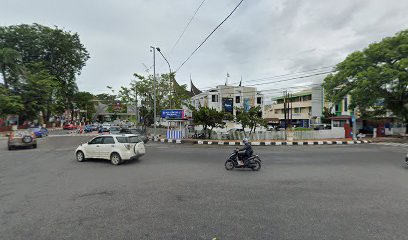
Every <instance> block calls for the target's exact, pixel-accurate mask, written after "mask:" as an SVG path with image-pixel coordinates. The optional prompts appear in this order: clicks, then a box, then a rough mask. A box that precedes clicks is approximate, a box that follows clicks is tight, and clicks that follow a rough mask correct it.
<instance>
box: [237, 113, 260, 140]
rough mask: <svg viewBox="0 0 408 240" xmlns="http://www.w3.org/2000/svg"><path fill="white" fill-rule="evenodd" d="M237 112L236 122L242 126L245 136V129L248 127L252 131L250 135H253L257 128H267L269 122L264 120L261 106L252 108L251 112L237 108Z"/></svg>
mask: <svg viewBox="0 0 408 240" xmlns="http://www.w3.org/2000/svg"><path fill="white" fill-rule="evenodd" d="M236 111H237V114H236V121H237V122H238V123H240V124H241V125H242V130H243V131H244V134H245V136H246V133H245V128H247V127H248V128H249V129H250V132H249V134H252V132H255V130H256V128H257V127H260V126H264V127H266V126H267V122H266V121H265V120H264V119H263V118H262V111H261V107H260V106H257V107H251V108H250V109H249V111H245V110H244V109H243V108H237V109H236Z"/></svg>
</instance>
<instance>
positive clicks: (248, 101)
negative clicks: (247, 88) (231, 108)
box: [244, 98, 251, 112]
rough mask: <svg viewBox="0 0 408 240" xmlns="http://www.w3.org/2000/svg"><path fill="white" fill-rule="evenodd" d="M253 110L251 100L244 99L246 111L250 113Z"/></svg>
mask: <svg viewBox="0 0 408 240" xmlns="http://www.w3.org/2000/svg"><path fill="white" fill-rule="evenodd" d="M249 109H251V103H250V100H249V98H244V111H245V112H248V111H249Z"/></svg>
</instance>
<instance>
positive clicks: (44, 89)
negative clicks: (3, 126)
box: [0, 24, 89, 121]
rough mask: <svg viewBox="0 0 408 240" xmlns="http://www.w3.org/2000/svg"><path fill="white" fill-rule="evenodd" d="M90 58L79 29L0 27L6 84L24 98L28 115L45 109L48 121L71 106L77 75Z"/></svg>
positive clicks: (1, 64)
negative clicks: (75, 30)
mask: <svg viewBox="0 0 408 240" xmlns="http://www.w3.org/2000/svg"><path fill="white" fill-rule="evenodd" d="M88 59H89V54H88V52H87V50H86V49H85V47H84V46H83V45H82V43H81V42H80V39H79V35H78V34H77V33H71V32H69V31H65V30H63V29H60V28H58V27H54V28H50V27H46V26H42V25H39V24H32V25H27V24H22V25H15V26H6V27H0V69H1V72H2V74H1V76H2V78H3V82H4V87H5V88H6V89H9V90H12V91H13V92H15V93H16V94H18V95H19V96H21V98H24V101H23V102H24V105H25V111H24V114H23V116H24V117H25V118H27V119H33V118H36V116H37V115H38V113H39V112H38V111H42V112H43V115H44V120H46V121H47V120H48V118H49V117H50V116H51V115H52V114H55V113H62V112H63V111H64V110H66V109H71V110H72V109H73V108H74V98H75V94H76V93H77V92H78V87H77V85H76V76H77V75H79V74H80V72H81V70H82V68H83V67H84V66H85V62H86V61H87V60H88ZM44 98H47V99H44ZM40 105H41V106H40ZM39 109H41V110H39Z"/></svg>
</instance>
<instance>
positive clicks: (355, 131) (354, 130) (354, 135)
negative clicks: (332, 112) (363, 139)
mask: <svg viewBox="0 0 408 240" xmlns="http://www.w3.org/2000/svg"><path fill="white" fill-rule="evenodd" d="M351 120H354V121H352V123H353V139H354V140H357V107H354V109H353V117H352V118H351Z"/></svg>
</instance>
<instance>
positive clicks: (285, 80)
mask: <svg viewBox="0 0 408 240" xmlns="http://www.w3.org/2000/svg"><path fill="white" fill-rule="evenodd" d="M332 72H334V71H329V72H322V73H316V74H310V75H305V76H300V77H294V78H289V79H283V80H279V81H272V82H265V83H255V84H249V85H247V86H259V85H265V84H270V83H278V82H287V81H291V80H296V79H302V78H307V77H314V76H319V75H324V74H329V73H332Z"/></svg>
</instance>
